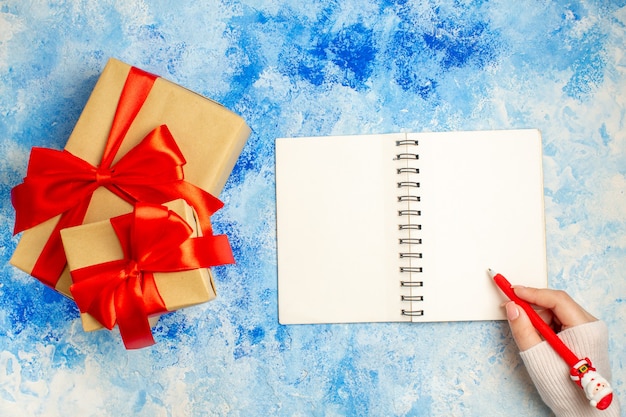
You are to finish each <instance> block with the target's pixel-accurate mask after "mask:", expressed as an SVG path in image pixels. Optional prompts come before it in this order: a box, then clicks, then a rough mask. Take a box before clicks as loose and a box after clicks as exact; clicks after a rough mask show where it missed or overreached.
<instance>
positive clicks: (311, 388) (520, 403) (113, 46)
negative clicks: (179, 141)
mask: <svg viewBox="0 0 626 417" xmlns="http://www.w3.org/2000/svg"><path fill="white" fill-rule="evenodd" d="M174 4H175V5H174ZM625 4H626V2H625V1H624V0H619V1H616V0H614V1H606V0H596V1H579V0H573V1H571V0H568V1H563V0H560V1H531V0H521V1H514V0H501V1H477V2H469V1H462V0H458V1H444V0H427V1H421V2H411V1H406V0H405V1H403V0H395V1H394V0H369V1H363V0H343V1H334V0H329V1H307V2H300V3H299V4H297V3H296V2H288V1H285V0H256V1H255V0H247V1H246V0H241V1H236V0H222V1H207V2H200V1H180V2H169V1H164V0H159V1H156V0H155V1H134V2H130V1H129V2H121V1H113V0H103V1H98V2H90V1H87V0H58V1H52V0H29V1H25V0H0V152H1V154H2V155H3V157H2V159H1V162H0V196H1V199H0V204H1V208H0V222H1V224H2V235H1V237H0V238H1V239H2V242H1V243H2V249H1V251H0V253H1V254H2V264H1V268H2V269H1V275H0V414H1V415H3V416H18V415H19V416H27V415H28V416H78V415H80V416H85V417H86V416H116V417H122V416H131V415H132V416H150V417H153V416H257V415H260V416H265V415H277V416H365V415H371V416H450V415H454V416H474V415H476V416H477V415H480V416H495V415H504V414H507V415H517V416H544V415H550V412H549V410H548V409H547V408H546V407H545V406H544V405H543V404H542V403H541V400H540V398H539V397H538V395H537V394H536V392H535V391H534V388H533V386H532V384H531V383H530V382H529V379H528V376H527V374H526V373H525V370H524V367H523V365H522V364H521V362H520V360H519V358H518V356H517V350H516V348H515V346H514V344H513V342H512V339H511V337H510V332H509V330H508V328H507V325H506V323H502V322H485V323H454V324H451V323H438V324H419V325H404V324H359V325H323V326H291V327H284V326H280V325H278V323H277V305H276V298H277V294H276V246H275V230H274V228H275V207H274V204H275V199H274V160H273V158H274V148H273V143H274V139H275V138H276V137H280V136H308V135H322V134H352V133H377V132H383V133H387V132H395V131H400V130H407V131H424V130H460V129H464V130H469V129H492V128H494V129H500V128H527V127H536V128H539V129H541V130H542V132H543V135H544V171H545V204H546V216H547V239H548V241H547V243H548V261H549V281H550V285H551V286H552V287H556V288H562V289H566V290H567V291H568V292H570V293H571V294H572V295H573V296H574V298H576V299H577V300H578V301H579V302H581V303H582V304H584V305H585V306H586V307H587V308H588V310H590V311H591V312H592V313H594V314H596V315H597V316H599V317H600V318H602V319H604V320H605V321H606V322H607V323H608V325H609V329H610V332H611V361H612V365H613V370H614V386H615V387H616V389H617V391H618V393H619V397H620V399H621V402H622V404H625V403H626V401H625V399H626V396H625V395H624V392H625V389H626V388H625V386H624V384H625V377H626V376H625V374H624V368H625V366H626V364H625V363H624V357H626V340H625V339H626V331H625V330H626V326H625V325H624V321H623V317H625V316H626V303H625V302H624V297H625V295H626V280H625V275H624V271H626V197H625V195H624V192H625V190H626V178H625V176H626V126H625V125H626V117H625V115H626V50H625V45H626V7H625ZM110 56H114V57H117V58H119V59H122V60H124V61H126V62H128V63H131V64H133V65H136V66H139V67H141V68H143V69H146V70H148V71H150V72H154V73H157V74H160V75H162V76H164V77H166V78H168V79H170V80H172V81H175V82H177V83H179V84H181V85H183V86H185V87H187V88H190V89H192V90H195V91H197V92H199V93H201V94H204V95H206V96H208V97H211V98H213V99H215V100H217V101H219V102H221V103H223V104H224V105H225V106H227V107H228V108H230V109H232V110H234V111H235V112H237V113H239V114H241V115H242V116H243V117H244V118H245V119H246V121H247V122H248V124H249V125H250V126H251V128H252V129H253V134H252V136H251V138H250V140H249V142H248V144H247V146H246V148H245V149H244V152H243V154H242V156H241V158H240V159H239V161H238V163H237V166H236V167H235V170H234V172H233V175H232V176H231V178H230V180H229V182H228V184H227V186H226V189H225V190H224V192H223V193H222V195H221V198H222V199H223V200H224V201H225V203H226V207H225V208H224V209H223V210H222V211H221V212H219V214H218V215H216V216H215V218H214V223H215V225H216V228H217V229H219V230H220V231H223V232H226V233H228V234H229V235H230V237H231V241H232V244H233V247H234V249H235V254H236V258H237V260H238V263H237V265H236V266H227V267H220V268H216V270H215V272H216V274H215V275H216V284H217V288H218V298H217V299H216V300H215V301H213V302H210V303H208V304H204V305H201V306H197V307H192V308H188V309H185V310H183V311H178V312H175V313H172V314H170V315H167V316H165V317H163V318H162V319H161V320H160V322H159V323H158V325H157V327H156V329H155V335H156V339H157V341H158V344H157V345H155V346H154V347H151V348H148V349H144V350H140V351H125V350H124V348H123V345H122V343H121V341H120V338H119V335H118V334H116V332H115V331H114V332H106V331H100V332H96V333H91V334H86V333H84V332H83V331H82V329H81V325H80V322H79V320H78V312H77V310H76V308H75V307H74V305H73V304H72V303H71V302H70V301H68V300H66V299H64V298H63V297H61V296H59V295H58V294H56V293H55V292H53V291H51V290H49V289H46V288H44V287H43V286H42V285H41V284H39V283H38V282H36V281H35V280H33V279H32V278H30V277H29V276H27V275H25V274H23V273H21V272H19V271H17V270H16V269H15V268H13V267H11V266H10V265H8V264H7V260H8V259H9V257H10V255H11V253H12V251H13V249H14V247H15V245H16V242H17V239H18V237H13V236H12V235H11V230H12V228H13V221H14V214H13V209H12V207H11V204H10V197H9V195H10V189H11V187H13V186H14V185H16V184H17V183H19V182H20V181H21V179H22V177H23V176H24V174H25V170H26V164H27V161H28V155H29V152H30V148H31V147H32V146H45V147H52V148H57V149H60V148H62V147H63V146H64V143H65V141H66V139H67V137H68V135H69V134H70V132H71V130H72V127H73V125H74V123H75V122H76V120H77V118H78V116H79V114H80V111H81V108H82V107H83V105H84V104H85V102H86V100H87V98H88V96H89V94H90V91H91V89H92V87H93V85H94V84H95V82H96V80H97V77H98V75H99V73H100V71H101V69H102V67H103V66H104V64H105V62H106V60H107V58H108V57H110ZM503 410H506V411H503Z"/></svg>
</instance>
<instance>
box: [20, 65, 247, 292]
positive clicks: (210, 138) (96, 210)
mask: <svg viewBox="0 0 626 417" xmlns="http://www.w3.org/2000/svg"><path fill="white" fill-rule="evenodd" d="M130 69H131V66H130V65H128V64H125V63H123V62H120V61H118V60H116V59H110V60H109V62H108V63H107V65H106V67H105V68H104V70H103V72H102V74H101V76H100V78H99V79H98V82H97V83H96V86H95V87H94V90H93V92H92V94H91V96H90V98H89V100H88V102H87V104H86V106H85V108H84V110H83V112H82V114H81V116H80V118H79V120H78V122H77V123H76V126H75V128H74V130H73V132H72V134H71V135H70V137H69V139H68V141H67V144H66V146H65V150H67V151H68V152H70V153H72V154H73V155H75V156H77V157H79V158H81V159H83V160H85V161H87V162H89V163H90V164H92V165H94V166H97V165H98V164H99V163H100V160H101V158H102V155H103V152H104V147H105V144H106V142H107V139H108V135H109V131H110V129H111V125H112V122H113V117H114V115H115V112H116V108H117V104H118V101H119V97H120V93H121V91H122V89H123V87H124V84H125V82H126V78H127V76H128V74H129V72H130ZM163 124H166V125H167V127H168V128H169V130H170V132H171V133H172V135H173V137H174V138H175V140H176V143H177V145H178V147H179V148H180V150H181V151H182V153H183V155H184V157H185V159H186V161H187V164H186V165H185V166H184V175H185V181H188V182H190V183H192V184H194V185H196V186H198V187H200V188H202V189H203V190H205V191H207V192H209V193H211V194H213V195H214V196H218V195H219V193H220V192H221V190H222V188H223V187H224V184H225V183H226V180H227V179H228V176H229V175H230V173H231V171H232V169H233V166H234V165H235V162H236V161H237V158H238V157H239V154H240V153H241V150H242V149H243V146H244V145H245V143H246V141H247V139H248V137H249V135H250V128H249V127H248V126H247V125H246V124H245V122H244V120H243V119H242V118H241V117H240V116H238V115H236V114H235V113H233V112H231V111H230V110H228V109H226V108H225V107H223V106H222V105H220V104H218V103H216V102H214V101H212V100H210V99H207V98H205V97H202V96H200V95H198V94H196V93H194V92H192V91H189V90H187V89H185V88H183V87H181V86H178V85H176V84H174V83H172V82H170V81H167V80H165V79H163V78H157V79H156V81H155V82H154V85H153V86H152V89H151V90H150V93H149V95H148V97H147V99H146V101H145V102H144V104H143V106H142V107H141V109H140V110H139V113H138V114H137V115H136V117H135V119H134V121H133V122H132V125H131V126H130V129H129V131H128V133H127V134H126V136H125V138H124V141H123V143H122V144H121V147H120V149H119V151H118V152H117V154H116V159H115V161H117V160H119V158H120V157H122V156H123V155H125V154H126V153H127V152H128V151H129V150H130V149H132V148H133V147H134V146H136V145H137V144H138V143H139V142H140V141H141V140H142V139H143V138H144V137H145V136H146V134H148V133H149V132H150V131H151V130H152V129H154V128H155V127H157V126H159V125H163ZM130 211H132V205H131V204H129V203H127V202H125V201H123V200H122V199H120V198H119V197H117V196H115V195H114V194H113V193H111V192H109V191H108V190H107V189H105V188H103V187H100V188H98V189H97V190H96V191H95V192H94V194H93V196H92V198H91V202H90V204H89V209H88V210H87V213H86V215H85V218H84V220H83V223H84V224H85V223H92V222H96V221H100V220H105V219H108V218H111V217H114V216H117V215H120V214H125V213H128V212H130ZM59 217H60V216H56V217H54V218H52V219H50V220H48V221H45V222H44V223H41V224H39V225H37V226H35V227H32V228H30V229H28V230H25V231H24V232H23V233H22V237H21V239H20V242H19V244H18V245H17V248H16V250H15V252H14V254H13V257H12V258H11V260H10V262H11V264H13V265H14V266H16V267H18V268H20V269H22V270H23V271H25V272H28V273H32V271H33V269H34V266H35V263H36V261H37V259H38V258H39V255H40V253H41V251H42V250H43V247H44V245H45V243H46V241H47V240H48V237H49V236H50V234H51V232H52V230H53V229H54V227H55V225H56V224H57V223H58V220H59ZM70 285H71V278H70V274H69V270H68V269H67V268H65V270H64V272H63V274H62V275H61V277H60V279H59V281H58V282H57V283H56V286H55V289H56V290H57V291H59V292H60V293H62V294H64V295H66V296H68V297H70V298H71V294H70V292H69V286H70Z"/></svg>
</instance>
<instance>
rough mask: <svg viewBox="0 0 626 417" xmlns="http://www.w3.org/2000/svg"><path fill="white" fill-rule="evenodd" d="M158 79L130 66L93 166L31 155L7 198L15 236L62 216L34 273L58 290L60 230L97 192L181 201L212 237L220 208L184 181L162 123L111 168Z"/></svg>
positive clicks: (79, 217) (52, 154)
mask: <svg viewBox="0 0 626 417" xmlns="http://www.w3.org/2000/svg"><path fill="white" fill-rule="evenodd" d="M155 79H156V76H154V75H152V74H149V73H147V72H145V71H142V70H140V69H138V68H135V67H132V68H131V70H130V72H129V74H128V77H127V79H126V83H125V85H124V88H123V90H122V93H121V95H120V100H119V103H118V107H117V109H116V113H115V117H114V120H113V123H112V126H111V131H110V132H109V138H108V140H107V143H106V146H105V150H104V154H103V156H102V161H101V163H100V165H99V166H98V167H94V166H92V165H91V164H89V163H87V162H86V161H84V160H82V159H80V158H78V157H76V156H74V155H72V154H71V153H69V152H67V151H57V150H52V149H43V148H34V149H33V150H32V152H31V156H30V160H29V165H28V170H27V175H26V178H24V181H23V183H22V184H19V185H17V186H16V187H14V188H13V190H12V192H11V197H12V202H13V206H14V207H15V211H16V217H15V230H14V233H19V232H21V231H23V230H26V229H29V228H31V227H33V226H35V225H37V224H40V223H42V222H44V221H46V220H48V219H51V218H53V217H55V216H57V215H59V214H60V215H61V217H60V219H59V221H58V223H57V225H56V227H55V229H54V230H53V232H52V234H51V235H50V237H49V239H48V241H47V242H46V245H45V247H44V249H43V250H42V252H41V254H40V255H39V258H38V259H37V262H36V264H35V266H34V268H33V270H32V272H31V275H33V276H34V277H37V278H38V279H40V280H41V281H42V282H44V283H45V284H47V285H49V286H51V287H55V286H56V283H57V281H58V279H59V277H60V275H61V273H62V272H63V269H64V268H65V265H66V262H67V261H66V258H65V253H64V251H63V246H62V243H61V237H60V233H59V232H60V230H61V229H64V228H66V227H71V226H76V225H79V224H81V223H82V222H83V219H84V216H85V213H86V212H87V208H88V207H89V202H90V200H91V196H92V194H93V192H94V191H95V190H96V188H98V187H106V188H107V189H108V190H110V191H111V192H113V193H115V194H116V195H118V196H119V197H121V198H122V199H124V200H126V201H128V202H130V203H135V202H137V201H147V202H151V203H156V204H161V203H164V202H167V201H170V200H174V199H177V198H184V199H185V200H186V201H187V202H188V203H189V204H190V205H191V206H193V207H194V209H195V210H196V212H197V213H198V218H199V221H200V226H201V228H202V230H203V232H204V234H207V235H208V234H210V233H211V225H210V222H209V218H210V216H211V215H212V214H213V213H214V212H215V211H217V210H219V209H220V208H221V207H222V202H221V201H219V200H218V199H217V198H215V197H214V196H212V195H211V194H209V193H207V192H205V191H204V190H202V189H200V188H198V187H196V186H194V185H193V184H191V183H188V182H186V181H184V176H183V169H182V167H183V165H184V164H185V162H186V161H185V158H184V157H183V155H182V153H181V151H180V149H179V148H178V146H177V145H176V142H175V140H174V138H173V137H172V135H171V133H170V131H169V129H167V127H166V126H165V125H163V126H159V127H157V128H156V129H154V130H153V131H152V132H150V133H149V134H148V135H147V136H146V137H145V138H144V139H143V140H142V141H141V143H139V144H138V145H137V146H136V147H135V148H134V149H132V150H130V151H129V152H128V153H127V154H126V155H124V157H122V158H121V159H120V160H119V161H118V162H117V163H115V165H113V160H114V159H115V156H116V154H117V151H118V150H119V148H120V146H121V144H122V141H123V140H124V137H125V136H126V133H127V132H128V129H129V128H130V126H131V124H132V122H133V120H134V119H135V116H136V115H137V113H138V112H139V110H140V109H141V107H142V106H143V103H144V102H145V100H146V98H147V96H148V94H149V93H150V90H151V89H152V85H153V84H154V81H155Z"/></svg>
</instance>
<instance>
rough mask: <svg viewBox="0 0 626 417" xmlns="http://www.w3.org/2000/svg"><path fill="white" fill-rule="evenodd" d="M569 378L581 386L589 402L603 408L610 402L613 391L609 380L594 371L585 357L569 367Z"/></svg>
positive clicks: (600, 408)
mask: <svg viewBox="0 0 626 417" xmlns="http://www.w3.org/2000/svg"><path fill="white" fill-rule="evenodd" d="M570 378H572V380H573V381H574V382H575V383H576V384H578V386H579V387H581V388H582V389H583V391H584V393H585V396H586V397H587V399H588V400H589V403H590V404H591V405H592V406H593V407H596V408H598V409H599V410H604V409H605V408H607V407H608V406H609V405H610V404H611V400H612V399H613V392H612V390H611V386H610V385H609V382H608V381H607V380H606V379H605V378H603V377H602V376H601V375H599V374H598V373H597V372H596V368H594V367H593V366H591V361H590V360H589V359H587V358H585V359H581V360H580V361H579V362H578V363H577V364H576V365H574V366H572V368H571V369H570Z"/></svg>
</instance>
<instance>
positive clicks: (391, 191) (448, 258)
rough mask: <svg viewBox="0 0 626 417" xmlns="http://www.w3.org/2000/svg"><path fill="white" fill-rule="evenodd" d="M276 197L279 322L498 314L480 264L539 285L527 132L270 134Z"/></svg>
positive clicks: (536, 151) (541, 269) (539, 242)
mask: <svg viewBox="0 0 626 417" xmlns="http://www.w3.org/2000/svg"><path fill="white" fill-rule="evenodd" d="M407 139H409V140H415V141H417V146H416V147H415V149H412V150H411V151H410V152H412V153H415V154H416V155H419V157H418V158H419V159H417V160H415V161H409V164H411V165H412V166H415V167H418V168H419V174H417V176H416V177H414V178H413V179H415V178H417V179H418V182H419V188H416V189H415V190H416V191H412V193H416V194H415V195H417V196H419V202H416V203H411V204H412V206H411V208H412V209H415V210H416V211H419V216H414V217H412V220H411V223H414V224H415V225H418V224H419V230H416V231H411V237H415V238H419V239H420V244H419V245H417V246H414V249H413V250H412V252H417V250H416V249H415V248H419V256H420V258H419V259H415V260H413V261H412V262H413V264H414V265H417V266H419V272H413V273H412V274H411V275H412V278H411V279H410V281H413V282H419V283H420V285H421V286H420V287H417V288H409V289H408V292H407V289H406V288H401V286H400V282H401V281H403V280H406V279H407V278H406V272H401V271H400V268H399V265H400V263H399V253H401V252H402V251H403V250H404V249H403V248H402V247H401V246H402V245H399V243H398V242H399V238H398V236H399V232H398V225H399V224H401V223H402V222H403V221H404V220H403V219H400V218H399V216H398V203H397V201H398V196H399V194H401V193H402V190H400V188H399V187H398V186H397V184H398V182H399V179H398V178H399V177H398V174H397V167H398V161H397V160H395V159H397V155H398V154H399V153H401V152H403V151H404V149H403V148H402V147H399V146H398V145H397V143H398V141H404V140H407ZM276 192H277V196H276V198H277V237H278V250H277V251H278V296H279V320H280V322H281V323H283V324H291V323H350V322H380V321H411V320H412V321H459V320H491V319H502V318H504V315H503V311H502V308H501V307H500V304H501V302H502V301H503V300H504V297H503V296H502V295H501V294H500V293H499V290H497V288H496V287H495V285H493V284H492V282H491V281H490V279H489V277H488V275H487V273H486V270H487V268H493V269H494V270H496V271H499V272H501V273H503V274H504V275H505V276H507V277H508V278H509V280H510V281H511V282H513V283H520V284H524V285H529V286H538V287H545V285H546V280H547V271H546V269H547V268H546V257H545V223H544V212H543V181H542V170H541V138H540V134H539V132H538V131H537V130H511V131H489V132H449V133H420V134H404V133H402V134H400V133H399V134H391V135H389V134H387V135H360V136H343V137H316V138H289V139H278V140H277V142H276ZM403 294H404V295H410V296H412V297H410V299H411V300H414V301H411V302H407V301H403V300H402V299H401V295H403ZM403 310H404V311H411V312H419V313H420V314H415V315H403V314H402V311H403Z"/></svg>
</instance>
